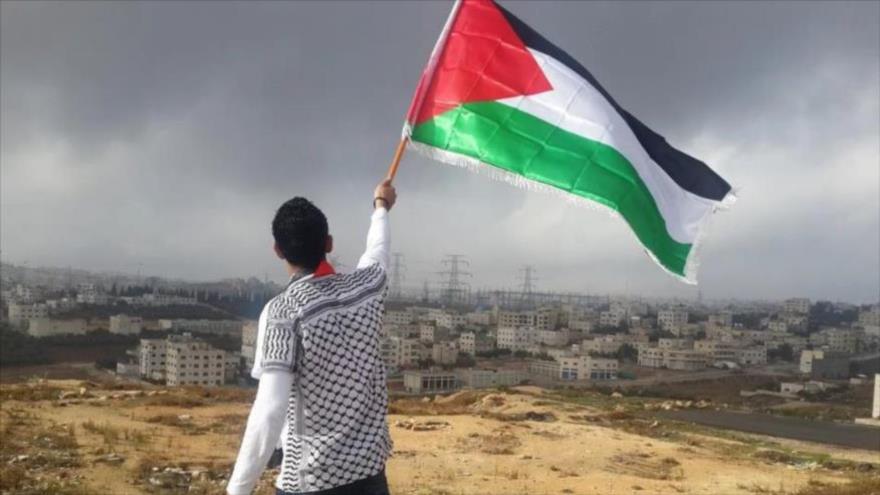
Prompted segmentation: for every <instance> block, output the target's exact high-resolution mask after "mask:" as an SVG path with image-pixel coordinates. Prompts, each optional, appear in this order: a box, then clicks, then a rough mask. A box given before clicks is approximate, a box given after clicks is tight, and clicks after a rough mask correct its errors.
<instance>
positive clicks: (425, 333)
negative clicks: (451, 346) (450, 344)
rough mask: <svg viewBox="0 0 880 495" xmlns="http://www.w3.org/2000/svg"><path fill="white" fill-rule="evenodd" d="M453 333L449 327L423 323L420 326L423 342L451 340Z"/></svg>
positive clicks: (420, 335)
mask: <svg viewBox="0 0 880 495" xmlns="http://www.w3.org/2000/svg"><path fill="white" fill-rule="evenodd" d="M450 335H451V332H450V330H449V328H448V327H441V326H436V327H435V326H434V325H430V324H426V323H423V324H421V325H419V339H421V340H422V341H423V342H428V343H432V342H439V341H441V340H447V339H449V337H450Z"/></svg>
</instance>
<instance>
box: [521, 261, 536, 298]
mask: <svg viewBox="0 0 880 495" xmlns="http://www.w3.org/2000/svg"><path fill="white" fill-rule="evenodd" d="M520 273H521V274H522V278H521V280H522V282H520V285H519V290H520V293H521V294H522V304H524V305H526V306H533V305H534V304H535V282H537V281H538V279H537V278H536V277H535V267H534V266H532V265H526V266H524V267H522V268H521V269H520Z"/></svg>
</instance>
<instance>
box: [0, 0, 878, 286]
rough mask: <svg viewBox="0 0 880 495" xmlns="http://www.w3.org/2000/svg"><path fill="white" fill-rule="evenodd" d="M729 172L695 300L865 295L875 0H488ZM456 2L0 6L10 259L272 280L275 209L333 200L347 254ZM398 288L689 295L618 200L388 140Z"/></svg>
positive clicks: (873, 184)
mask: <svg viewBox="0 0 880 495" xmlns="http://www.w3.org/2000/svg"><path fill="white" fill-rule="evenodd" d="M502 3H503V4H504V5H506V6H507V7H508V8H509V9H510V10H512V11H513V12H514V13H515V14H517V15H518V16H519V17H520V18H522V19H523V20H525V21H526V22H527V23H529V24H531V25H532V26H533V27H534V28H536V29H537V30H538V31H539V32H541V33H543V34H544V35H545V36H547V37H548V38H549V39H551V40H553V41H554V42H556V43H557V44H558V45H560V46H561V47H562V48H564V49H565V50H567V51H568V52H569V53H570V54H571V55H573V56H574V57H575V58H577V59H578V60H580V61H581V62H582V63H583V64H584V65H585V66H586V67H588V68H589V69H590V70H591V71H592V72H593V74H594V75H595V76H596V77H597V78H598V79H599V80H600V81H601V82H602V83H603V85H604V86H605V87H606V88H607V89H608V90H609V91H610V92H611V93H612V94H613V95H614V96H615V98H616V99H617V100H618V102H619V103H621V104H622V105H623V106H624V107H625V108H627V109H628V110H629V111H630V112H631V113H633V114H635V115H636V116H638V117H639V118H641V119H642V120H643V121H644V122H646V123H647V124H648V125H650V126H652V127H653V128H654V129H655V130H657V131H658V132H660V133H661V134H663V135H664V136H666V138H667V139H668V140H669V141H670V142H671V143H672V144H673V145H675V146H677V147H679V148H680V149H682V150H684V151H685V152H688V153H690V154H693V155H695V156H697V157H699V158H701V159H703V160H704V161H705V162H707V163H708V164H709V165H710V166H711V167H713V168H714V169H715V170H716V171H718V172H719V173H720V174H721V175H722V176H724V177H725V178H726V179H728V181H729V182H731V183H732V184H733V185H734V187H736V188H737V189H738V190H739V194H738V196H739V201H738V203H737V204H736V205H734V207H733V208H732V209H730V210H729V211H726V212H721V213H719V214H717V215H715V218H714V220H713V222H712V224H711V225H710V228H709V232H708V238H707V240H706V243H705V245H704V247H703V250H702V266H701V270H700V274H699V277H700V281H701V283H700V287H701V288H702V291H703V296H704V297H706V298H720V297H743V298H784V297H791V296H799V295H803V296H807V297H812V298H831V299H838V300H849V301H854V302H857V301H876V300H877V299H878V298H880V27H878V26H880V4H878V3H877V2H856V3H841V2H833V3H820V2H804V3H797V2H778V3H757V2H739V3H736V2H731V3H723V2H706V3H698V2H681V3H638V2H620V3H594V2H589V3H576V2H559V3H553V2H540V3H539V2H534V3H531V2H510V1H508V2H502ZM449 7H450V3H449V2H445V1H437V2H425V1H418V2H350V3H349V2H324V3H320V2H312V3H306V2H268V3H244V2H242V3H237V2H219V3H210V2H194V3H171V2H143V3H137V2H119V3H109V2H97V3H88V2H58V3H36V2H23V3H14V2H7V1H4V2H3V3H2V7H0V8H2V26H0V36H2V39H0V50H2V52H0V57H2V58H0V84H2V85H0V103H2V112H0V113H2V122H0V123H2V135H0V138H2V141H0V144H2V146H0V159H2V177H0V179H2V181H0V182H2V186H0V187H2V189H0V193H2V199H0V206H2V208H0V228H2V231H0V234H2V235H0V248H2V256H3V260H4V261H11V262H17V263H22V262H25V261H27V262H28V264H29V265H31V266H35V265H53V266H67V265H73V266H75V267H82V268H87V269H99V270H121V271H129V272H132V273H134V272H135V271H136V270H137V266H138V264H139V263H142V264H143V271H144V273H147V274H154V275H161V276H171V277H175V278H190V279H200V280H204V279H214V278H220V277H228V276H249V275H256V276H260V277H262V276H263V274H264V273H268V274H269V276H270V277H271V278H274V279H276V280H281V279H282V278H283V276H284V273H283V269H282V267H281V265H280V264H279V263H278V260H277V259H275V258H274V257H273V256H272V254H271V251H270V246H271V242H272V241H271V232H270V220H271V217H272V215H273V213H274V210H275V209H276V208H277V207H278V206H279V205H280V204H281V203H282V202H283V201H285V200H286V199H288V198H290V197H292V196H294V195H304V196H307V197H309V198H311V199H312V200H313V201H314V202H315V203H316V204H318V205H319V206H320V207H321V208H322V209H324V211H325V212H326V213H327V215H328V218H329V220H330V227H331V231H332V233H333V234H334V236H335V238H336V246H337V252H336V253H335V255H336V256H337V257H338V259H339V260H340V261H342V262H344V263H346V264H348V265H352V264H354V263H355V260H356V259H357V256H358V254H359V253H360V250H361V249H362V244H363V238H364V234H365V231H366V228H367V225H368V218H369V212H370V199H371V194H372V189H373V186H374V185H375V183H376V182H377V181H378V180H379V179H380V178H381V177H382V175H383V174H384V173H385V170H386V168H387V166H388V162H389V160H390V158H391V155H392V153H393V150H394V146H395V144H396V141H397V139H398V136H399V133H400V128H401V124H402V116H403V113H404V111H405V109H406V106H407V104H408V102H409V98H410V96H411V92H412V89H413V87H414V85H415V83H416V80H417V78H418V75H419V73H420V72H421V69H422V66H423V65H424V63H425V60H426V58H427V56H428V54H429V52H430V50H431V47H432V46H433V43H434V41H435V39H436V37H437V35H438V33H439V30H440V28H441V26H442V24H443V22H444V21H445V18H446V15H447V12H448V10H449ZM396 186H397V188H398V194H399V203H398V205H397V207H396V208H395V209H394V211H393V212H392V236H393V245H394V251H399V252H401V253H403V254H404V255H405V260H406V266H407V274H406V282H407V284H408V285H415V286H421V285H422V283H423V281H424V280H426V279H428V280H429V281H431V282H436V281H437V280H438V277H437V276H436V275H434V273H435V272H437V271H439V270H440V269H441V266H440V259H441V257H442V256H443V254H444V253H460V254H465V255H467V256H468V257H469V259H470V261H471V269H472V271H473V273H474V279H473V281H474V286H475V287H501V286H511V287H514V286H516V285H517V283H518V272H519V269H520V267H521V266H522V265H525V264H531V265H534V266H535V268H536V270H537V276H538V277H539V280H538V283H537V285H538V288H539V289H554V290H571V291H580V292H589V293H625V292H628V293H631V294H644V295H659V296H663V295H679V296H685V297H693V296H695V295H696V289H694V288H692V287H690V286H687V285H684V284H682V283H681V282H678V281H677V280H675V279H673V278H672V277H670V276H668V275H666V274H665V273H664V272H663V271H662V270H661V269H660V268H658V267H657V266H656V265H654V263H653V262H652V261H651V260H650V259H649V258H648V257H647V256H646V255H645V254H644V253H643V252H642V250H641V248H640V247H639V245H638V242H637V241H636V240H635V237H634V236H633V234H632V233H631V232H630V230H629V228H628V227H627V226H626V225H625V224H624V223H623V222H622V221H621V220H617V219H613V218H610V217H609V216H607V215H605V214H603V213H599V212H596V211H592V210H588V209H584V208H581V207H578V206H574V205H569V204H566V203H565V202H561V201H559V200H558V199H556V198H553V197H546V196H543V195H541V194H540V193H534V192H526V191H522V190H520V189H516V188H513V187H511V186H508V185H506V184H503V183H498V182H493V181H491V180H489V179H486V178H485V177H482V176H478V175H474V174H471V173H469V172H467V171H464V170H461V169H458V168H455V167H450V166H447V165H442V164H438V163H434V162H430V161H428V160H426V159H424V158H421V157H418V156H416V155H415V154H411V155H407V156H406V157H405V158H404V161H403V163H402V165H401V169H400V173H399V175H398V180H397V181H396Z"/></svg>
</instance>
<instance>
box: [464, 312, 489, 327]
mask: <svg viewBox="0 0 880 495" xmlns="http://www.w3.org/2000/svg"><path fill="white" fill-rule="evenodd" d="M465 319H466V320H467V323H469V324H471V325H483V326H489V325H493V324H495V317H494V315H493V313H492V312H490V311H473V312H470V313H467V314H465Z"/></svg>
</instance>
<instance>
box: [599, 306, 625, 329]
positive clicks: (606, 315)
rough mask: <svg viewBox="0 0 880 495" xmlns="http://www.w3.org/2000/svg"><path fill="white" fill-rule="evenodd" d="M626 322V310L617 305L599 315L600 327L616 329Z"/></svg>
mask: <svg viewBox="0 0 880 495" xmlns="http://www.w3.org/2000/svg"><path fill="white" fill-rule="evenodd" d="M625 320H626V310H625V309H624V308H623V307H622V306H619V305H613V304H612V305H611V308H610V309H609V310H608V311H602V312H601V313H599V326H600V327H616V326H618V325H620V324H621V323H623V322H624V321H625Z"/></svg>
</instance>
